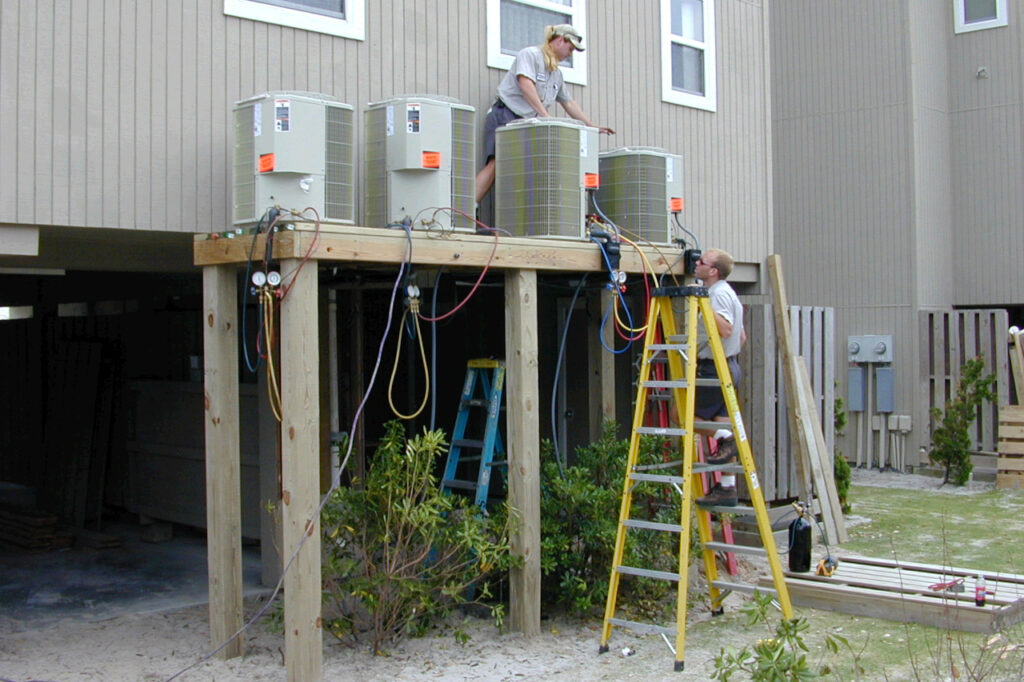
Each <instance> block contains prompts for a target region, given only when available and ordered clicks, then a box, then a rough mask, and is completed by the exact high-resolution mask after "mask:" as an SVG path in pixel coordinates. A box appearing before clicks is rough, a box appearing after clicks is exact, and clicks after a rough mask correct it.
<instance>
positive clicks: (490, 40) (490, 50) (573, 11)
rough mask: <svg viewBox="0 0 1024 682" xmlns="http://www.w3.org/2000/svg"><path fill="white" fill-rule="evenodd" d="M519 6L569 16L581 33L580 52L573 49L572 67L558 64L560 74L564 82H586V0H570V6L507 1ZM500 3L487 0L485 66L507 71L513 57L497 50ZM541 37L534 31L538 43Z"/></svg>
mask: <svg viewBox="0 0 1024 682" xmlns="http://www.w3.org/2000/svg"><path fill="white" fill-rule="evenodd" d="M510 1H514V2H517V3H519V4H521V5H527V6H530V7H537V8H539V9H546V10H550V11H552V12H562V13H565V14H568V15H570V16H571V17H572V25H573V26H575V27H576V28H577V29H579V32H580V34H581V35H582V36H583V48H584V51H583V52H578V51H575V50H574V51H573V53H572V66H571V67H568V66H564V65H563V66H561V67H559V68H560V70H561V72H562V77H563V78H565V81H566V82H567V83H575V84H576V85H586V84H587V55H588V54H589V52H588V51H589V50H590V41H589V40H588V39H587V30H586V28H587V0H572V5H571V6H568V5H563V4H561V3H557V2H549V1H548V0H510ZM501 2H502V0H487V66H490V67H493V68H495V69H503V70H505V71H508V69H509V67H510V66H512V62H514V61H515V56H513V55H510V54H503V53H502V51H501ZM543 37H544V36H542V35H541V34H540V33H538V34H537V44H538V45H539V44H540V42H541V40H542V39H543Z"/></svg>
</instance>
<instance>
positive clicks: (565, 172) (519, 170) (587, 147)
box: [494, 118, 600, 239]
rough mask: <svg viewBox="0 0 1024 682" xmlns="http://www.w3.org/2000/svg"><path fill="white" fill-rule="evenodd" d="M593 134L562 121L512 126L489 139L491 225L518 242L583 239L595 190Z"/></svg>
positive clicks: (518, 122) (596, 171)
mask: <svg viewBox="0 0 1024 682" xmlns="http://www.w3.org/2000/svg"><path fill="white" fill-rule="evenodd" d="M597 140H598V130H597V128H591V127H589V126H584V125H583V124H582V123H580V122H578V121H575V120H572V119H565V118H527V119H520V120H516V121H512V122H510V123H508V124H507V125H505V126H502V127H501V128H498V130H497V131H496V134H495V158H496V166H495V178H494V222H495V225H496V226H498V227H501V228H504V229H506V230H508V231H509V232H511V233H512V234H513V235H516V236H521V237H568V238H571V239H581V238H585V237H586V216H587V209H588V207H587V204H588V197H587V192H588V191H589V190H596V189H597V188H598V186H599V185H600V181H599V177H600V176H599V168H598V141H597Z"/></svg>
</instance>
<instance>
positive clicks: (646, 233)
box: [594, 147, 683, 244]
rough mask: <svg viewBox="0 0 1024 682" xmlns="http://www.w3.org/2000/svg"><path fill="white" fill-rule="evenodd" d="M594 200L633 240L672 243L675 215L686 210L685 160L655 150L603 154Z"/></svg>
mask: <svg viewBox="0 0 1024 682" xmlns="http://www.w3.org/2000/svg"><path fill="white" fill-rule="evenodd" d="M600 159H601V162H600V169H601V187H600V189H598V190H597V193H596V194H595V196H594V201H595V203H596V204H597V207H598V208H600V210H601V212H602V213H604V215H605V216H606V217H607V218H608V219H609V220H611V221H612V222H613V223H615V224H616V225H618V226H619V227H620V228H621V229H622V230H623V234H624V235H625V236H626V237H629V238H630V239H641V240H644V241H648V242H652V243H654V244H671V243H672V241H673V238H674V237H676V236H677V235H676V233H675V228H674V226H673V222H674V221H673V213H679V212H680V211H682V210H683V157H681V156H679V155H678V154H669V153H668V152H666V151H665V150H664V149H658V148H656V147H619V148H617V149H610V150H608V151H605V152H601V156H600Z"/></svg>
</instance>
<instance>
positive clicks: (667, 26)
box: [661, 0, 718, 111]
mask: <svg viewBox="0 0 1024 682" xmlns="http://www.w3.org/2000/svg"><path fill="white" fill-rule="evenodd" d="M675 43H678V44H680V45H690V46H692V47H696V48H699V49H700V50H702V51H703V52H704V94H703V95H694V94H692V93H689V92H680V91H679V90H675V89H673V88H672V45H673V44H675ZM715 65H716V60H715V0H704V42H703V43H698V42H694V41H692V40H687V39H686V38H681V37H679V36H673V35H672V5H671V2H670V0H661V100H662V101H663V102H669V103H671V104H681V105H683V106H686V107H693V108H695V109H704V110H706V111H717V110H718V87H717V77H716V66H715Z"/></svg>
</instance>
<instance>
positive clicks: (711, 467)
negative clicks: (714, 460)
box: [693, 462, 746, 474]
mask: <svg viewBox="0 0 1024 682" xmlns="http://www.w3.org/2000/svg"><path fill="white" fill-rule="evenodd" d="M714 471H720V472H722V473H723V474H742V473H744V472H745V471H746V470H745V469H744V468H743V465H742V464H737V463H735V462H730V463H728V464H705V463H703V462H694V463H693V473H695V474H709V473H712V472H714Z"/></svg>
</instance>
